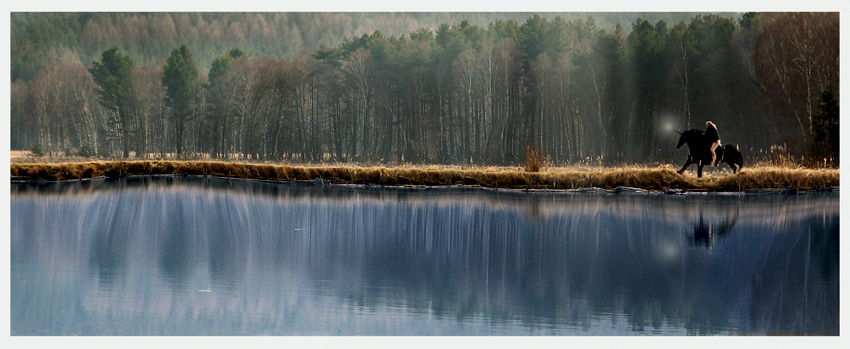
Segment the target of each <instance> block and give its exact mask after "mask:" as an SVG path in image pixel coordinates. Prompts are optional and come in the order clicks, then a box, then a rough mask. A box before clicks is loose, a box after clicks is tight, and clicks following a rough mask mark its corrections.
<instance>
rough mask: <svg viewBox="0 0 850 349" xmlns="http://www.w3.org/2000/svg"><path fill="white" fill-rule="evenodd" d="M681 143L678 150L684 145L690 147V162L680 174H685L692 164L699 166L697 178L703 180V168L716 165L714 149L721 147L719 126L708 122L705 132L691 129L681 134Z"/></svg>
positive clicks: (686, 162)
mask: <svg viewBox="0 0 850 349" xmlns="http://www.w3.org/2000/svg"><path fill="white" fill-rule="evenodd" d="M681 134H682V136H681V137H679V143H678V144H676V148H677V149H678V148H681V147H682V145H683V144H687V145H688V161H685V164H684V165H683V166H682V169H681V170H679V171H678V172H679V174H682V173H685V170H687V169H688V167H689V166H691V165H692V164H696V165H697V177H698V178H702V168H703V166H705V165H709V166H710V165H714V162H715V159H716V155H715V154H714V148H717V147H718V146H720V134H719V133H718V132H717V126H714V123H712V122H711V121H707V122H706V123H705V131H703V130H699V129H695V128H694V129H690V130H687V131H685V132H682V133H681Z"/></svg>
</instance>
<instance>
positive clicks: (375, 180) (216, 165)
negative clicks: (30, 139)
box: [11, 161, 839, 192]
mask: <svg viewBox="0 0 850 349" xmlns="http://www.w3.org/2000/svg"><path fill="white" fill-rule="evenodd" d="M691 172H692V171H689V172H686V173H685V175H679V174H677V173H676V171H675V169H674V168H673V167H672V166H669V165H664V166H658V167H614V168H592V167H588V168H546V169H545V170H543V171H541V172H525V171H523V170H522V169H519V168H510V167H487V168H484V167H481V168H455V167H447V166H403V167H392V168H386V167H359V166H341V165H339V166H288V165H270V164H246V163H229V162H215V161H88V162H65V163H12V164H11V176H12V178H19V179H43V180H48V181H56V180H68V179H82V178H96V177H102V176H107V177H115V176H120V175H156V174H185V175H196V176H218V177H232V178H248V179H257V180H266V181H311V180H314V179H316V178H321V179H324V180H327V181H329V182H330V183H335V184H378V185H389V186H395V185H427V186H432V185H475V186H484V187H492V188H507V189H577V188H591V187H597V188H603V189H614V188H617V187H621V186H627V187H635V188H642V189H646V190H667V189H681V190H689V191H733V192H734V191H744V190H748V189H781V188H791V189H797V190H816V189H818V188H820V187H837V186H838V185H839V183H838V182H839V170H838V169H807V168H781V167H769V166H762V167H754V168H747V169H745V170H744V171H743V172H740V173H738V174H735V175H732V174H728V175H723V174H718V175H716V176H709V177H706V178H696V176H695V175H694V174H693V173H691Z"/></svg>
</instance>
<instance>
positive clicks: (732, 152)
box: [714, 144, 744, 173]
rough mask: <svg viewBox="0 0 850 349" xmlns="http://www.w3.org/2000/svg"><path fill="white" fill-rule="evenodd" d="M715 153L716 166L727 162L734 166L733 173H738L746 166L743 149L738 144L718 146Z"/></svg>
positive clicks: (731, 166)
mask: <svg viewBox="0 0 850 349" xmlns="http://www.w3.org/2000/svg"><path fill="white" fill-rule="evenodd" d="M714 155H715V160H714V166H719V165H720V164H722V163H724V162H725V163H727V164H729V167H730V168H732V173H738V171H740V170H741V168H742V167H744V158H743V157H741V151H739V150H738V145H737V144H735V145H732V144H727V145H724V146H722V147H717V148H715V149H714Z"/></svg>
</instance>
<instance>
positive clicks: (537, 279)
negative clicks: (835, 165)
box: [10, 176, 839, 335]
mask: <svg viewBox="0 0 850 349" xmlns="http://www.w3.org/2000/svg"><path fill="white" fill-rule="evenodd" d="M322 184H323V183H321V182H316V183H267V182H258V181H248V180H236V179H223V178H206V177H183V176H153V177H150V176H139V177H126V178H121V179H95V180H85V181H65V182H55V183H20V182H13V183H12V185H11V205H10V206H11V286H10V291H11V292H10V293H11V309H10V311H11V334H12V335H647V334H649V335H738V334H743V335H768V334H783V335H784V334H790V335H838V334H839V252H838V251H839V193H838V190H822V191H816V192H799V193H798V192H794V191H781V192H752V193H731V194H729V193H712V194H698V193H697V194H694V193H689V194H681V193H679V192H667V193H665V192H661V193H647V192H642V191H637V190H630V189H621V190H617V191H603V190H593V189H591V190H579V191H570V192H563V191H560V192H556V191H530V192H525V191H508V190H495V189H483V188H477V187H460V186H458V187H428V188H409V187H408V188H404V187H396V188H392V187H378V186H345V185H322Z"/></svg>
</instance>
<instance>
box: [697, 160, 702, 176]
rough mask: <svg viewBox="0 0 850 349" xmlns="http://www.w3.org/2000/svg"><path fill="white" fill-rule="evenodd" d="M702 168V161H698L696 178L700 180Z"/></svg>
mask: <svg viewBox="0 0 850 349" xmlns="http://www.w3.org/2000/svg"><path fill="white" fill-rule="evenodd" d="M702 166H703V163H702V161H700V162H699V163H698V164H697V178H702Z"/></svg>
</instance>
